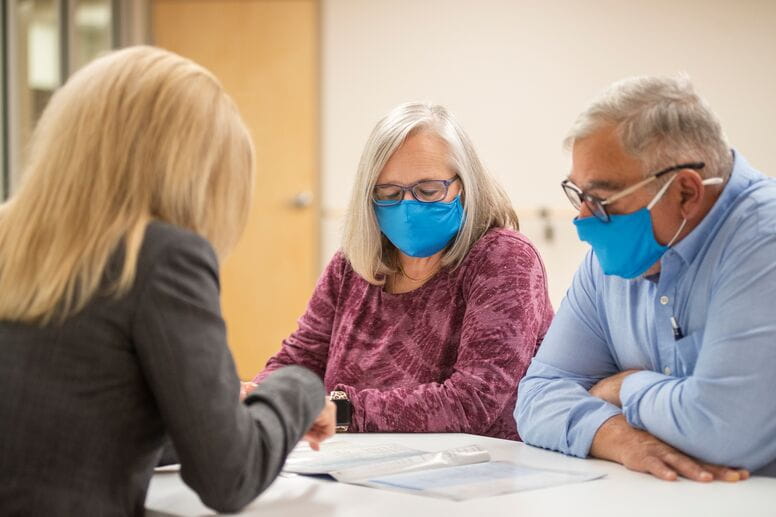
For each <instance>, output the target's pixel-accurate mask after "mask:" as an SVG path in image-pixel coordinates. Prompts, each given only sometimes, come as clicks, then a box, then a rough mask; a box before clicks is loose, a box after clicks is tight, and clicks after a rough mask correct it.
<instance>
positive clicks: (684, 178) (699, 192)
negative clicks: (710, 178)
mask: <svg viewBox="0 0 776 517" xmlns="http://www.w3.org/2000/svg"><path fill="white" fill-rule="evenodd" d="M676 174H677V178H676V183H677V185H678V188H679V199H680V201H681V207H682V215H683V216H684V217H686V218H687V219H692V218H693V217H694V216H695V215H696V214H697V213H698V211H699V210H700V209H701V207H702V205H703V198H704V195H705V189H704V187H703V178H702V177H701V175H700V174H698V172H697V171H694V170H691V169H683V170H681V171H679V172H677V173H676Z"/></svg>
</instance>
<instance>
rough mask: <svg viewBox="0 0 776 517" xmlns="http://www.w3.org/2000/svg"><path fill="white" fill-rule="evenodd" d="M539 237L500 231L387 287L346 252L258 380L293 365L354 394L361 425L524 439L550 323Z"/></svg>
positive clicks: (354, 424) (364, 427)
mask: <svg viewBox="0 0 776 517" xmlns="http://www.w3.org/2000/svg"><path fill="white" fill-rule="evenodd" d="M552 314H553V311H552V307H551V305H550V303H549V298H548V295H547V281H546V275H545V271H544V267H543V265H542V262H541V260H540V259H539V256H538V254H537V253H536V250H535V248H534V247H533V246H532V245H531V243H530V242H529V241H528V240H527V239H526V238H525V236H523V235H522V234H519V233H517V232H513V231H510V230H505V229H492V230H490V231H489V232H488V233H487V234H486V235H485V236H483V237H482V238H481V239H480V240H479V241H478V242H477V243H475V245H474V246H473V247H472V249H471V250H470V251H469V254H468V255H467V257H466V258H465V259H464V261H463V262H462V264H461V265H460V266H459V267H457V268H445V269H443V270H442V271H440V272H439V273H438V274H437V275H435V276H434V277H433V278H432V279H431V280H429V281H428V282H427V283H426V284H424V285H423V286H422V287H420V288H418V289H416V290H415V291H412V292H409V293H403V294H390V293H387V292H385V291H384V290H383V289H382V287H380V286H374V285H370V284H368V283H367V282H366V281H364V280H363V279H362V278H361V277H359V276H358V275H356V274H355V272H353V270H352V269H351V268H350V266H349V264H348V262H347V260H346V258H345V257H344V256H343V255H342V254H337V255H336V256H335V257H334V258H333V259H332V261H331V262H330V263H329V265H328V267H327V268H326V271H325V272H324V274H323V275H322V277H321V279H320V280H319V282H318V285H317V287H316V289H315V292H314V294H313V297H312V299H311V300H310V303H309V305H308V308H307V311H306V313H305V314H304V315H303V316H302V318H300V320H299V328H298V329H297V331H296V332H294V333H293V334H292V335H291V336H290V337H289V338H288V339H286V340H285V341H284V342H283V346H282V348H281V350H280V352H279V353H278V354H277V355H276V356H275V357H273V358H272V359H270V361H269V362H268V364H267V368H266V369H265V370H264V371H263V372H262V373H260V374H259V375H258V376H257V377H256V379H255V380H256V382H259V381H261V379H263V378H264V376H266V375H267V374H268V373H269V372H270V371H273V370H275V369H277V368H279V367H280V366H283V365H287V364H299V365H302V366H305V367H307V368H309V369H311V370H313V371H314V372H316V373H318V374H319V375H321V376H322V377H323V378H324V383H325V385H326V388H327V390H331V389H341V390H343V391H346V392H347V393H348V396H349V398H350V399H351V402H352V403H353V408H354V413H353V422H352V426H351V430H353V431H355V432H359V431H361V432H364V431H367V432H368V431H372V432H376V431H383V432H467V433H474V434H482V435H487V436H496V437H500V438H509V439H519V436H518V434H517V430H516V426H515V422H514V419H513V417H512V413H513V411H514V407H515V404H516V397H517V384H518V382H519V381H520V379H521V378H522V377H523V375H524V374H525V371H526V369H527V367H528V364H529V363H530V361H531V358H532V357H533V356H534V354H535V353H536V350H537V348H538V346H539V344H540V343H541V340H542V338H543V336H544V334H545V332H546V331H547V327H548V326H549V323H550V321H551V319H552Z"/></svg>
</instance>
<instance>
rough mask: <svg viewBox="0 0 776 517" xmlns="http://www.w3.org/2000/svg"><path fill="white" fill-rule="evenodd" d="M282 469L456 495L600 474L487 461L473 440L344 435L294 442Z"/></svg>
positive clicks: (537, 485) (465, 496) (450, 496)
mask: <svg viewBox="0 0 776 517" xmlns="http://www.w3.org/2000/svg"><path fill="white" fill-rule="evenodd" d="M283 470H284V471H285V472H291V473H297V474H328V475H330V476H332V477H333V478H334V479H336V480H337V481H341V482H343V483H352V484H357V485H363V486H368V487H372V488H381V489H387V490H398V491H402V492H409V493H413V494H418V495H427V496H433V497H442V498H446V499H453V500H457V501H461V500H465V499H473V498H477V497H487V496H494V495H500V494H507V493H512V492H519V491H522V490H531V489H535V488H545V487H551V486H557V485H565V484H568V483H579V482H582V481H590V480H593V479H598V478H600V477H603V475H602V474H596V473H586V472H563V471H555V470H545V469H537V468H532V467H524V466H521V465H517V464H515V463H510V462H505V461H490V455H489V454H488V452H487V451H486V450H484V449H482V448H481V447H478V446H476V445H470V446H467V447H458V448H454V449H448V450H445V451H441V452H426V451H420V450H417V449H411V448H409V447H404V446H403V445H398V444H391V443H384V444H374V445H362V444H353V443H349V442H347V441H339V442H333V443H324V444H322V445H321V450H320V451H318V452H316V451H313V450H312V449H309V447H305V446H301V447H297V449H295V450H294V452H292V453H291V455H290V456H289V457H288V460H287V461H286V465H285V466H284V467H283Z"/></svg>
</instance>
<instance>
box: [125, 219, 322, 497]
mask: <svg viewBox="0 0 776 517" xmlns="http://www.w3.org/2000/svg"><path fill="white" fill-rule="evenodd" d="M144 277H145V278H140V277H138V281H139V282H140V281H143V284H142V288H141V290H140V293H139V295H138V296H139V299H138V304H137V309H136V313H135V314H134V318H133V322H132V333H133V336H132V337H133V341H134V345H135V347H136V352H137V356H138V360H139V363H140V365H141V368H142V370H143V372H144V374H145V377H146V379H147V382H148V385H149V387H150V389H151V392H152V393H153V396H154V399H155V402H156V405H157V407H158V409H159V412H160V414H161V417H162V420H163V422H164V425H165V427H166V431H167V434H168V435H169V436H170V438H171V440H172V442H173V445H174V446H175V449H176V451H177V453H178V456H179V458H180V462H181V477H182V478H183V480H184V481H185V482H186V484H187V485H189V486H190V487H191V488H192V489H194V491H196V492H197V494H198V495H199V497H200V498H201V499H202V502H203V503H204V504H206V505H207V506H209V507H211V508H213V509H215V510H217V511H221V512H235V511H238V510H239V509H240V508H242V507H243V506H245V505H246V504H248V503H249V502H250V501H252V500H253V499H254V498H255V497H256V496H257V495H258V494H259V493H261V492H262V491H263V490H264V489H265V488H266V487H267V486H268V485H269V484H270V483H271V482H272V481H273V480H274V479H275V477H276V476H277V474H278V472H279V471H280V469H281V467H282V466H283V463H284V461H285V458H286V456H287V455H288V453H289V452H290V451H291V449H292V448H293V447H294V445H295V444H296V443H297V442H298V441H299V439H300V438H301V437H302V436H303V435H304V433H305V431H306V430H307V429H308V428H309V426H310V424H311V423H312V421H313V420H314V419H315V418H316V416H317V415H318V413H319V412H320V410H321V409H322V407H323V403H324V391H323V386H322V383H321V381H320V379H319V378H318V377H317V376H316V375H315V374H313V373H311V372H310V371H308V370H306V369H304V368H301V367H288V368H284V369H281V370H278V371H277V372H275V373H274V374H273V375H272V376H271V377H269V378H267V379H266V380H265V381H264V382H263V383H262V385H261V386H260V387H259V388H258V389H256V390H255V391H254V392H253V393H252V394H251V395H250V396H249V397H248V398H247V399H246V400H245V403H241V402H240V401H239V391H240V388H239V380H238V377H237V373H236V370H235V366H234V362H233V360H232V356H231V354H230V352H229V349H228V347H227V343H226V329H225V325H224V321H223V319H222V317H221V310H220V303H219V280H218V266H217V260H216V257H215V254H214V253H213V250H212V248H211V246H210V245H209V244H208V243H207V241H205V240H204V239H202V238H200V237H198V236H196V235H194V234H184V235H183V236H182V237H180V238H177V237H176V238H175V239H173V240H172V241H171V242H169V243H167V245H165V246H163V247H162V249H161V251H160V252H159V253H158V254H157V257H156V258H155V260H153V261H151V266H149V268H148V272H147V273H146V274H145V275H144Z"/></svg>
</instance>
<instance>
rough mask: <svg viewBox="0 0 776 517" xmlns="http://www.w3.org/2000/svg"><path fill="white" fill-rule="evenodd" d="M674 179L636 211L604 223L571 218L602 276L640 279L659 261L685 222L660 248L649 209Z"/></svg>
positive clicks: (707, 182)
mask: <svg viewBox="0 0 776 517" xmlns="http://www.w3.org/2000/svg"><path fill="white" fill-rule="evenodd" d="M674 178H675V176H674ZM674 178H671V180H670V181H668V182H667V183H666V184H665V185H664V186H663V188H661V189H660V191H659V192H658V193H657V195H656V196H655V197H654V198H653V199H652V201H650V202H649V204H648V205H647V206H646V207H644V208H642V209H640V210H636V211H635V212H631V213H629V214H621V215H610V216H609V222H608V223H605V222H603V221H601V220H600V219H598V218H596V217H593V216H591V217H585V218H584V219H579V218H576V219H574V226H576V227H577V235H579V239H580V240H582V241H584V242H587V243H589V244H590V245H591V246H592V247H593V251H594V252H595V255H596V257H597V258H598V262H599V263H600V264H601V268H602V269H603V270H604V273H606V274H607V275H616V276H620V277H623V278H636V277H638V276H641V275H643V274H644V273H645V272H646V271H647V270H648V269H649V268H650V267H651V266H652V264H654V263H655V262H657V261H658V260H660V258H661V257H662V256H663V254H664V253H665V252H666V251H668V248H670V247H671V245H672V244H673V243H674V241H675V240H676V238H677V237H678V236H679V234H680V233H681V232H682V230H683V229H684V226H685V224H687V219H684V220H683V221H682V224H681V225H680V226H679V229H678V230H677V231H676V233H675V234H674V236H673V237H672V238H671V241H670V242H669V243H668V244H667V245H665V246H664V245H662V244H660V243H659V242H658V241H657V239H655V232H654V228H653V226H652V217H651V216H650V210H652V207H653V206H655V204H656V203H657V202H658V201H660V198H662V197H663V194H665V192H666V190H668V187H669V186H670V185H671V182H672V181H673V180H674ZM718 183H722V179H721V178H710V179H707V180H704V181H703V184H704V185H713V184H718Z"/></svg>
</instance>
